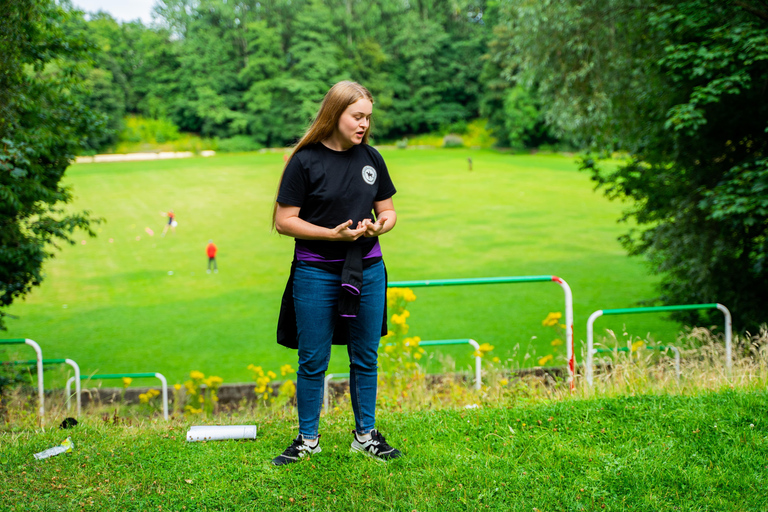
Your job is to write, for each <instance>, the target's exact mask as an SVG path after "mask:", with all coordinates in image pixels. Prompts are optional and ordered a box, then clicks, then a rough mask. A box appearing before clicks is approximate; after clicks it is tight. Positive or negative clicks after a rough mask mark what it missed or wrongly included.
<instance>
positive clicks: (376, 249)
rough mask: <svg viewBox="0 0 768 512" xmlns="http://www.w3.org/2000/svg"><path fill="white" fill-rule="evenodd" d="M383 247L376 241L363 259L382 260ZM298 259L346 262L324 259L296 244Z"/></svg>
mask: <svg viewBox="0 0 768 512" xmlns="http://www.w3.org/2000/svg"><path fill="white" fill-rule="evenodd" d="M381 257H382V254H381V245H379V241H378V240H376V244H374V246H373V247H372V248H371V250H370V251H368V254H366V255H365V256H363V259H368V258H381ZM296 259H297V260H298V261H324V262H338V261H344V260H343V259H341V260H329V259H327V258H324V257H322V256H321V255H319V254H317V253H315V252H312V251H310V250H309V249H307V248H306V247H302V246H300V245H298V244H296Z"/></svg>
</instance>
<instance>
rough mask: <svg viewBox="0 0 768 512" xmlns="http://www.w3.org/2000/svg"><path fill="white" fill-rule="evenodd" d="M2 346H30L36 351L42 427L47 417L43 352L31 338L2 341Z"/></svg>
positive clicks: (0, 343)
mask: <svg viewBox="0 0 768 512" xmlns="http://www.w3.org/2000/svg"><path fill="white" fill-rule="evenodd" d="M0 345H29V346H30V347H32V348H33V349H35V353H36V354H37V360H36V361H35V362H36V363H37V400H38V402H39V408H38V413H39V414H40V425H41V426H42V425H43V418H44V416H45V393H44V391H45V390H44V387H43V384H44V383H43V350H42V349H41V348H40V345H38V344H37V342H35V341H34V340H30V339H29V338H8V339H3V340H0Z"/></svg>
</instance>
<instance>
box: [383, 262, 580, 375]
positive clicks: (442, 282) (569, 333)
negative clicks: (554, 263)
mask: <svg viewBox="0 0 768 512" xmlns="http://www.w3.org/2000/svg"><path fill="white" fill-rule="evenodd" d="M539 282H541V283H543V282H555V283H557V284H559V285H560V286H561V287H562V289H563V293H565V326H566V327H565V345H566V347H567V352H568V354H567V358H568V376H569V378H568V383H569V385H570V387H571V389H572V390H573V389H574V386H575V383H574V373H575V370H576V357H575V354H574V350H573V294H572V293H571V288H570V286H568V283H566V282H565V280H564V279H561V278H559V277H557V276H504V277H473V278H464V279H422V280H418V281H392V282H389V283H388V284H387V287H389V288H419V287H425V286H463V285H478V284H509V283H539Z"/></svg>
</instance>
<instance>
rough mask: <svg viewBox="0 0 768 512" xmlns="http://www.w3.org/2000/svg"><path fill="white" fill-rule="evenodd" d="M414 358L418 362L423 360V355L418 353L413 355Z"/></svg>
mask: <svg viewBox="0 0 768 512" xmlns="http://www.w3.org/2000/svg"><path fill="white" fill-rule="evenodd" d="M413 358H414V359H416V360H419V359H421V354H420V353H419V352H416V353H415V354H413Z"/></svg>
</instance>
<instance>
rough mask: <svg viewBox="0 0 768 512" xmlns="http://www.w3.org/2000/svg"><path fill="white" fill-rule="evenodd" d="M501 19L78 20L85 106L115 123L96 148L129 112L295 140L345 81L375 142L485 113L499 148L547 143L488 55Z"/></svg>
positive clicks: (178, 12) (258, 6) (341, 8)
mask: <svg viewBox="0 0 768 512" xmlns="http://www.w3.org/2000/svg"><path fill="white" fill-rule="evenodd" d="M498 12H499V9H498V7H497V6H496V2H494V1H483V0H470V1H450V2H449V1H439V0H421V1H416V2H408V1H403V0H372V1H364V2H363V1H359V0H341V1H333V2H331V1H322V0H266V1H263V0H261V1H257V0H162V1H159V2H157V4H156V6H155V10H154V16H155V18H154V22H153V23H152V24H151V25H150V26H145V25H143V24H142V23H141V22H138V21H137V22H131V23H118V22H116V21H115V20H114V19H113V18H111V17H110V16H109V15H108V14H105V13H89V14H84V13H80V12H73V13H72V14H73V16H72V20H71V23H72V24H73V25H75V26H74V27H73V29H74V30H76V31H77V32H79V33H81V34H82V35H83V37H85V38H86V39H87V40H88V41H89V42H90V43H92V44H93V46H94V47H95V48H96V51H95V53H94V64H93V68H92V69H91V70H90V76H89V82H90V86H91V88H92V94H91V96H90V98H89V100H88V104H89V106H90V107H91V108H93V109H95V110H98V111H100V112H101V113H103V114H104V115H105V117H106V118H107V119H108V120H109V121H108V124H109V126H110V128H111V132H110V134H109V135H108V136H107V137H105V138H101V139H93V140H91V141H90V142H89V149H92V150H100V149H104V148H105V147H107V146H109V145H110V144H112V143H114V142H115V139H116V137H117V133H118V130H119V129H120V124H121V120H122V119H123V117H124V116H125V115H138V116H142V117H145V118H151V119H168V120H171V121H172V122H173V123H174V124H175V125H176V126H177V127H178V129H179V130H180V131H182V132H194V133H198V134H200V135H202V136H204V137H218V138H238V137H240V138H248V139H249V140H251V141H253V142H254V143H255V144H258V145H259V146H262V147H279V146H286V145H290V144H291V143H293V142H295V140H296V139H297V137H298V136H299V135H300V134H301V133H302V132H303V130H304V128H305V127H306V126H307V123H308V121H309V120H310V118H311V116H312V115H313V114H314V111H315V109H316V106H317V104H318V102H319V100H320V99H321V98H322V95H323V94H324V93H325V91H327V89H328V87H329V85H330V84H333V83H335V82H336V81H339V80H345V79H351V80H356V81H359V82H361V83H363V84H364V85H366V86H367V87H368V88H369V89H370V90H371V92H372V93H373V95H374V98H375V99H376V111H375V129H374V136H375V137H376V138H377V140H390V141H391V140H396V139H399V138H401V137H403V136H407V135H413V134H419V133H427V132H434V131H440V130H453V131H459V132H461V131H462V129H463V128H464V127H465V125H466V123H467V122H468V121H470V120H473V119H476V118H478V117H486V118H488V119H489V128H490V130H491V131H492V132H493V135H494V136H495V137H496V139H497V140H498V144H499V145H501V146H510V145H514V146H519V147H524V146H531V145H537V144H538V143H540V142H542V141H551V138H549V136H548V134H547V132H546V129H544V125H543V122H542V121H541V119H539V117H540V116H539V115H538V109H537V108H536V106H535V105H536V102H535V100H534V99H533V98H532V97H531V94H530V93H528V92H527V91H524V90H523V89H519V88H518V89H512V88H511V84H510V82H509V81H508V80H506V79H504V78H503V77H502V76H501V73H502V69H501V67H500V66H499V64H498V63H497V62H496V61H495V60H494V59H493V58H491V57H490V53H489V49H490V48H491V47H492V46H493V40H494V27H495V26H496V25H498V16H499V15H498ZM505 112H506V113H507V114H509V113H510V112H511V113H512V114H513V115H514V117H515V118H516V122H515V123H510V122H509V121H507V120H506V119H505V118H504V113H505Z"/></svg>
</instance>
